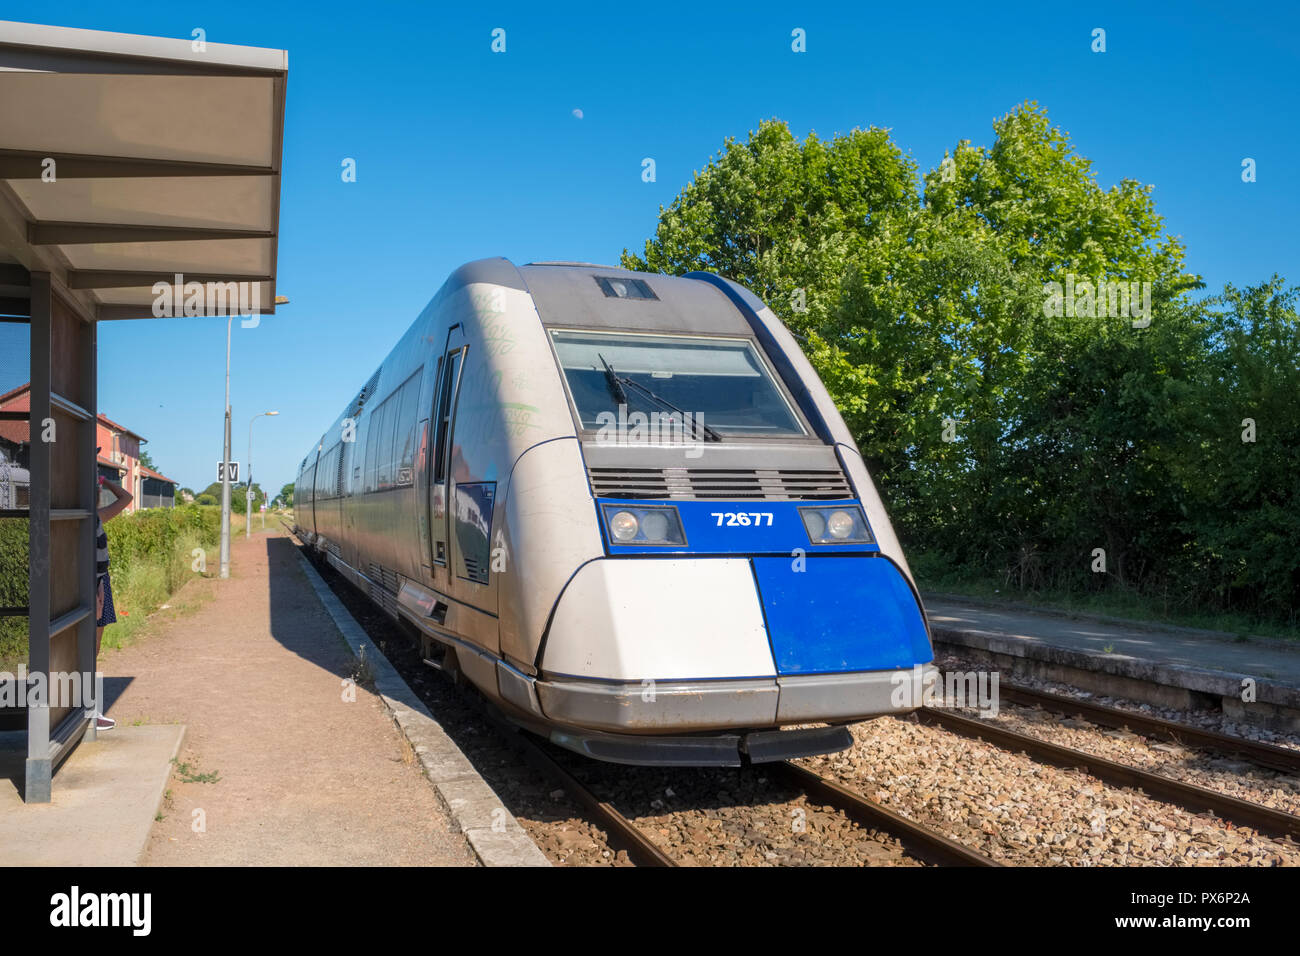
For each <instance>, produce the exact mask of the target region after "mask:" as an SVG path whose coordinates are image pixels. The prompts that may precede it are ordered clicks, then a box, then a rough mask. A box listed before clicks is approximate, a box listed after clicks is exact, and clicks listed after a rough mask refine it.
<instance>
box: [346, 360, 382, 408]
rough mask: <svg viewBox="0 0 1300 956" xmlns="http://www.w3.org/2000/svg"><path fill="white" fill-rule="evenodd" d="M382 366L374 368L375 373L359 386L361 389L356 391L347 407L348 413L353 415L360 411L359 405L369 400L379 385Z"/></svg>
mask: <svg viewBox="0 0 1300 956" xmlns="http://www.w3.org/2000/svg"><path fill="white" fill-rule="evenodd" d="M382 371H383V368H382V367H381V368H377V369H375V374H374V375H372V376H370V381H368V382H366V384H365V385H362V386H361V391H359V392H357V397H356V398H354V399H353V400H352V405H351V407H350V408H349V409H348V414H349V415H350V416H352V417H355V416H356V414H357V412H359V411H361V406H363V405H365V404H366V402H368V401H370V396H371V395H373V394H375V389H377V388H378V387H379V373H380V372H382Z"/></svg>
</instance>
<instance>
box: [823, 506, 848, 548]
mask: <svg viewBox="0 0 1300 956" xmlns="http://www.w3.org/2000/svg"><path fill="white" fill-rule="evenodd" d="M826 530H827V531H829V532H830V533H831V537H832V538H838V539H839V540H841V541H843V540H844V539H845V538H847V537H848V536H849V535H851V534H852V533H853V515H851V514H849V513H848V512H847V511H832V512H831V516H830V517H829V518H827V519H826Z"/></svg>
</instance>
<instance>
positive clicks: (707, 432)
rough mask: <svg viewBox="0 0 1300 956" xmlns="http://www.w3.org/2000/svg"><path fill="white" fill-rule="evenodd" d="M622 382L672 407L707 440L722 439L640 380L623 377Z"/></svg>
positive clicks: (697, 419) (683, 420)
mask: <svg viewBox="0 0 1300 956" xmlns="http://www.w3.org/2000/svg"><path fill="white" fill-rule="evenodd" d="M623 383H624V384H625V385H631V386H632V387H633V388H635V389H636V390H637V391H639V392H641V393H642V394H643V395H645V396H646V398H649V399H651V400H653V401H656V402H658V403H659V404H660V405H662V406H663V407H664V408H669V409H672V410H673V411H674V412H676V413H677V414H678V415H681V416H682V422H683V423H684V422H687V421H689V422H690V423H691V424H692V425H694V426H695V427H696V428H698V429H699V430H700V431H702V432H704V437H705V438H707V439H708V440H709V441H722V436H721V435H719V434H718V433H717V432H716V431H714V430H713V429H712V428H710V427H709V426H708V425H706V424H704V422H702V421H701V420H700V419H699V418H698V417H697V416H695V415H692V414H691V413H690V412H688V411H685V410H684V409H682V408H679V407H678V406H676V405H674V404H673V403H672V402H670V401H668V399H666V398H664V397H663V396H662V395H656V394H655V393H654V392H652V391H650V389H648V388H646V387H645V386H644V385H642V384H641V383H640V382H634V381H632V379H630V378H624V379H623Z"/></svg>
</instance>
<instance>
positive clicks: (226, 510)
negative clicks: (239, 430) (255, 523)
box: [221, 313, 235, 578]
mask: <svg viewBox="0 0 1300 956" xmlns="http://www.w3.org/2000/svg"><path fill="white" fill-rule="evenodd" d="M233 321H235V316H234V313H231V315H230V316H229V317H228V318H227V319H226V444H225V451H223V452H222V455H221V461H222V465H221V577H222V578H228V577H230V323H231V322H233Z"/></svg>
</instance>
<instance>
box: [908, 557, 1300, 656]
mask: <svg viewBox="0 0 1300 956" xmlns="http://www.w3.org/2000/svg"><path fill="white" fill-rule="evenodd" d="M909 560H910V563H911V565H912V573H913V574H914V575H915V576H916V582H917V585H918V587H920V589H921V591H922V593H925V592H930V593H935V592H941V593H945V594H953V595H958V596H961V597H972V598H984V599H987V600H994V601H1007V602H1011V603H1015V604H1023V605H1026V606H1029V607H1041V608H1046V609H1052V610H1060V611H1071V612H1075V613H1081V614H1098V615H1102V616H1106V617H1117V618H1126V619H1128V620H1131V621H1142V622H1146V623H1152V624H1170V625H1174V626H1176V627H1192V628H1201V629H1204V630H1210V631H1223V632H1225V633H1228V634H1234V635H1237V640H1245V639H1246V637H1245V635H1250V636H1255V637H1279V638H1284V639H1288V640H1294V641H1300V626H1297V625H1295V624H1286V623H1282V622H1277V621H1261V620H1259V619H1257V618H1254V617H1251V616H1249V615H1246V614H1239V613H1233V612H1215V611H1203V610H1196V609H1193V608H1179V607H1175V606H1171V604H1170V602H1169V601H1166V600H1164V599H1163V598H1159V597H1152V596H1150V595H1144V594H1140V593H1137V592H1135V591H1132V590H1126V589H1122V588H1120V587H1118V586H1116V587H1109V588H1105V589H1102V590H1098V591H1093V592H1087V593H1080V592H1077V591H1067V590H1062V589H1053V588H1035V589H1033V590H1025V591H1022V590H1019V589H1018V588H1016V587H1015V586H1014V585H1007V584H1006V583H1005V582H1004V581H1002V580H1000V579H998V578H990V577H986V576H982V575H977V574H972V573H970V572H967V571H956V572H954V571H951V570H948V569H947V568H944V567H942V566H941V565H939V564H938V563H937V562H932V561H929V560H927V559H926V558H925V556H924V555H917V556H915V557H913V556H912V555H909Z"/></svg>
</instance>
